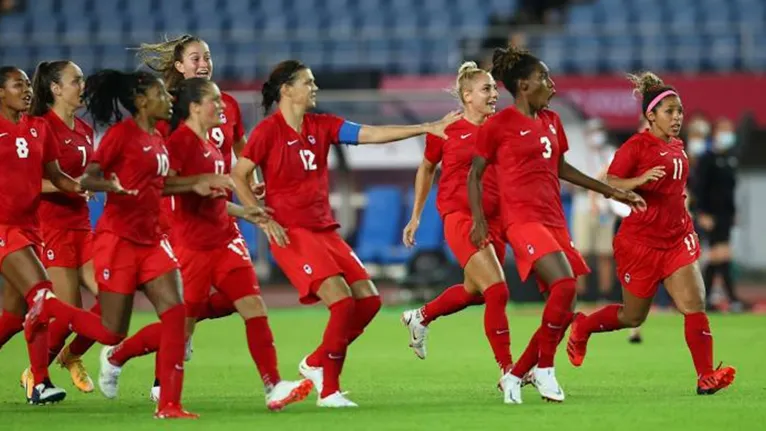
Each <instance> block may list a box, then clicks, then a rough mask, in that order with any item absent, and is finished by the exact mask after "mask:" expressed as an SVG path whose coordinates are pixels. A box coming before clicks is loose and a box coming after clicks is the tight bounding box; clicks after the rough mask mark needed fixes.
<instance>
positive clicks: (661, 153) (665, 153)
mask: <svg viewBox="0 0 766 431" xmlns="http://www.w3.org/2000/svg"><path fill="white" fill-rule="evenodd" d="M667 154H668V152H667V151H665V152H664V153H663V152H662V151H660V155H661V156H664V155H667Z"/></svg>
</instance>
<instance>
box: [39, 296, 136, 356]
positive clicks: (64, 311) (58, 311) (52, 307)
mask: <svg viewBox="0 0 766 431" xmlns="http://www.w3.org/2000/svg"><path fill="white" fill-rule="evenodd" d="M45 310H46V313H49V315H50V316H51V317H53V318H55V319H56V320H57V321H59V322H60V323H61V324H65V325H67V326H69V327H70V328H72V331H73V332H75V333H77V334H79V335H83V336H85V337H88V338H90V339H93V340H96V341H98V342H99V343H101V344H104V345H106V346H114V345H115V344H117V343H119V342H120V341H122V339H123V338H125V337H124V336H122V335H120V334H117V333H115V332H112V331H110V330H108V329H107V328H105V327H104V325H102V324H101V316H98V315H96V314H93V313H91V312H90V311H87V310H82V309H80V308H77V307H73V306H71V305H69V304H67V303H65V302H63V301H61V300H60V299H58V298H56V297H53V298H48V299H46V300H45Z"/></svg>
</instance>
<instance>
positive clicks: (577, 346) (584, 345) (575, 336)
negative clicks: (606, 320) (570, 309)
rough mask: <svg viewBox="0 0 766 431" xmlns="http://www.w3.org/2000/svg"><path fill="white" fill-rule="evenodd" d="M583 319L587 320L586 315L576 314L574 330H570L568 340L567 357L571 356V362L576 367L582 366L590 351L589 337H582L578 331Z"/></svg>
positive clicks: (573, 321) (573, 322)
mask: <svg viewBox="0 0 766 431" xmlns="http://www.w3.org/2000/svg"><path fill="white" fill-rule="evenodd" d="M583 319H585V315H584V314H582V313H576V314H575V317H574V319H573V320H572V328H571V329H570V330H569V340H567V356H569V362H571V363H572V365H574V366H575V367H579V366H580V365H582V363H583V361H584V360H585V354H586V353H587V351H588V337H587V336H585V337H583V336H581V335H580V334H579V331H578V329H579V326H580V323H582V320H583Z"/></svg>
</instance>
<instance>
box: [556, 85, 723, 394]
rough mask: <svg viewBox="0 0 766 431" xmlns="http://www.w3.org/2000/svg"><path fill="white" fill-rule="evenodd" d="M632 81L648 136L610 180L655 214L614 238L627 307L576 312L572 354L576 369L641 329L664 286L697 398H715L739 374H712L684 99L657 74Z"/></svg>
mask: <svg viewBox="0 0 766 431" xmlns="http://www.w3.org/2000/svg"><path fill="white" fill-rule="evenodd" d="M629 77H630V79H631V81H632V82H633V84H635V86H636V92H637V93H639V94H640V95H641V97H642V99H643V101H642V104H641V108H642V112H643V113H644V116H645V117H646V119H647V120H648V121H649V129H648V130H646V131H643V132H641V133H637V134H635V135H633V136H632V137H631V138H630V139H628V141H626V142H625V143H624V144H623V145H622V146H621V147H620V148H619V149H618V150H617V153H616V154H615V157H614V160H613V161H612V163H611V165H610V166H609V171H608V173H607V175H608V181H609V183H610V184H613V185H615V186H616V187H621V188H624V189H627V190H637V191H638V193H640V194H641V196H643V197H644V199H646V202H647V208H648V209H647V211H646V212H643V213H637V212H632V213H631V214H630V215H629V216H628V217H626V218H625V219H624V220H623V222H622V225H621V226H620V229H619V231H618V232H617V235H616V236H615V238H614V258H615V263H616V266H617V276H618V278H619V279H620V280H621V283H622V286H623V289H622V297H623V303H622V304H615V305H609V306H606V307H604V308H602V309H600V310H598V311H596V312H594V313H592V314H590V315H589V316H586V315H584V314H582V313H577V315H576V316H575V319H574V322H573V323H572V330H571V332H570V333H569V341H568V343H567V353H568V355H569V360H570V362H572V364H573V365H574V366H576V367H579V366H580V365H582V363H583V360H584V359H585V353H586V350H587V343H588V338H589V337H590V335H591V334H593V333H597V332H608V331H614V330H617V329H622V328H632V327H637V326H639V325H641V324H642V323H643V322H644V320H645V319H646V316H647V314H648V313H649V308H650V307H651V304H652V298H653V297H654V294H655V292H656V291H657V286H658V285H659V283H660V282H662V283H663V284H664V286H665V289H667V291H668V293H669V294H670V296H671V297H672V298H673V301H674V302H675V305H676V308H677V309H678V311H680V312H681V313H683V315H684V333H685V335H686V344H687V345H688V346H689V351H690V352H691V355H692V361H693V362H694V368H695V370H696V374H697V393H698V394H700V395H708V394H714V393H716V392H718V391H719V390H721V389H724V388H726V387H727V386H729V385H730V384H731V383H732V382H733V381H734V377H735V374H736V370H735V369H734V368H732V367H723V368H722V367H721V366H720V365H719V367H718V368H716V369H714V368H713V336H712V334H711V331H710V323H709V322H708V318H707V315H706V314H705V285H704V283H703V281H702V274H701V273H700V269H699V265H698V263H697V260H698V259H699V254H700V249H699V239H698V237H697V234H696V233H695V232H694V224H693V223H692V219H691V217H690V216H689V211H688V210H687V209H686V202H685V201H686V192H685V188H686V182H687V179H688V177H689V159H688V157H687V156H686V152H685V151H684V144H683V142H682V141H681V140H680V139H678V135H679V133H680V131H681V124H682V123H683V119H684V112H683V105H682V103H681V97H680V96H679V94H678V92H677V91H676V90H675V89H674V88H673V87H671V86H668V85H666V84H665V83H663V82H662V80H661V79H660V78H659V77H657V75H655V74H653V73H651V72H644V73H642V74H640V75H638V76H636V75H629Z"/></svg>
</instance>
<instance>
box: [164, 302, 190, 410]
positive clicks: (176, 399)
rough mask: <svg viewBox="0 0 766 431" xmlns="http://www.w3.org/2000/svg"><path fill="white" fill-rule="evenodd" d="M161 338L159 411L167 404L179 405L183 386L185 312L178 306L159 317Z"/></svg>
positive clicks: (181, 305) (180, 305) (181, 306)
mask: <svg viewBox="0 0 766 431" xmlns="http://www.w3.org/2000/svg"><path fill="white" fill-rule="evenodd" d="M160 321H161V322H162V323H161V324H162V336H161V338H160V353H161V357H160V373H159V374H160V376H159V377H160V381H161V382H162V390H161V391H160V402H159V403H158V405H157V407H158V408H159V409H160V410H161V409H163V408H164V407H165V406H167V405H168V404H174V405H177V406H179V405H181V392H182V391H183V385H184V350H185V347H186V346H185V344H186V341H185V340H186V336H185V324H186V310H185V309H184V305H183V304H178V305H176V306H174V307H172V308H170V309H169V310H167V311H165V312H164V313H162V315H160Z"/></svg>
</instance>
